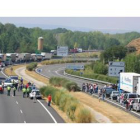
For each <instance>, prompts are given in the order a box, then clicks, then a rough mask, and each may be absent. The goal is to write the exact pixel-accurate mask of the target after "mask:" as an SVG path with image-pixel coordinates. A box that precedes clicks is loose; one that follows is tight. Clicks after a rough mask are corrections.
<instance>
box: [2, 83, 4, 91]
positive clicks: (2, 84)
mask: <svg viewBox="0 0 140 140" xmlns="http://www.w3.org/2000/svg"><path fill="white" fill-rule="evenodd" d="M2 88H3V92H4V82H2Z"/></svg>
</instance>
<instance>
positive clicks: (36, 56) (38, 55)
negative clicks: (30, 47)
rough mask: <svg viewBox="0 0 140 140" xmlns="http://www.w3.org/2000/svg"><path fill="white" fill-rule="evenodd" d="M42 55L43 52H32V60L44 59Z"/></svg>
mask: <svg viewBox="0 0 140 140" xmlns="http://www.w3.org/2000/svg"><path fill="white" fill-rule="evenodd" d="M42 58H43V57H42V55H41V54H35V53H34V54H31V60H32V61H41V60H42Z"/></svg>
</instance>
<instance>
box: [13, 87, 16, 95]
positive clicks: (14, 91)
mask: <svg viewBox="0 0 140 140" xmlns="http://www.w3.org/2000/svg"><path fill="white" fill-rule="evenodd" d="M13 96H16V87H13Z"/></svg>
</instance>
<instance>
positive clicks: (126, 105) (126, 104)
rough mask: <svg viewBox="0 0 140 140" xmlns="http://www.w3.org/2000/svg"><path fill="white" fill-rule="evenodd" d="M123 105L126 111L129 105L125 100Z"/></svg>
mask: <svg viewBox="0 0 140 140" xmlns="http://www.w3.org/2000/svg"><path fill="white" fill-rule="evenodd" d="M124 104H125V107H126V110H128V104H129V103H128V101H127V99H125V101H124Z"/></svg>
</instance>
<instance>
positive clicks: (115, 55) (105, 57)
mask: <svg viewBox="0 0 140 140" xmlns="http://www.w3.org/2000/svg"><path fill="white" fill-rule="evenodd" d="M126 54H127V48H126V47H123V46H114V47H111V48H107V49H105V51H103V52H102V53H101V55H100V58H101V61H103V62H104V63H105V64H107V63H108V62H109V61H114V60H116V59H117V60H119V61H121V60H122V59H123V58H125V56H126Z"/></svg>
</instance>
